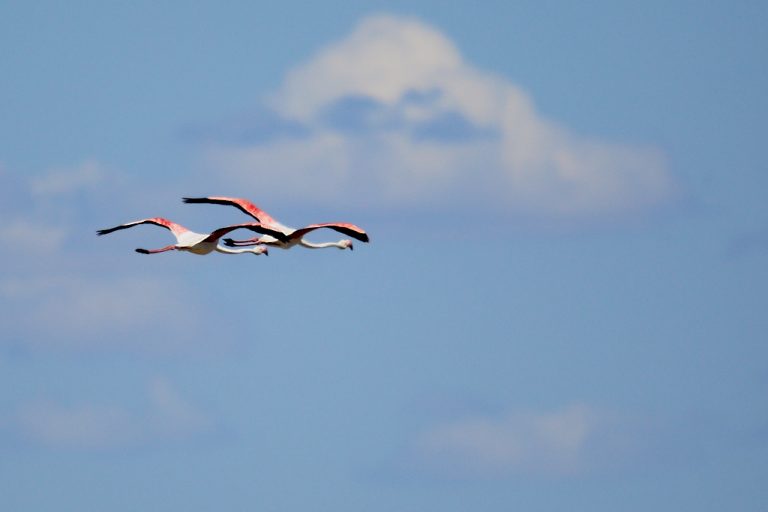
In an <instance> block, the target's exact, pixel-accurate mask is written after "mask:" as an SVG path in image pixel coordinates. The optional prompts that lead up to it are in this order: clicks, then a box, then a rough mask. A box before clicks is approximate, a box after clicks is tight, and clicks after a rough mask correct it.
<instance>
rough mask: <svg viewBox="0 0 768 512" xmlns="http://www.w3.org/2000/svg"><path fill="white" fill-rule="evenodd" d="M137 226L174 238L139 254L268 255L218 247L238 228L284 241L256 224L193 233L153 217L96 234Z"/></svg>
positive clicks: (282, 236)
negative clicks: (159, 229)
mask: <svg viewBox="0 0 768 512" xmlns="http://www.w3.org/2000/svg"><path fill="white" fill-rule="evenodd" d="M139 224H154V225H156V226H160V227H163V228H166V229H168V230H169V231H170V232H171V233H173V236H175V237H176V244H174V245H168V246H166V247H162V248H160V249H136V252H138V253H141V254H156V253H158V252H165V251H174V250H176V251H187V252H191V253H192V254H209V253H211V252H213V251H216V252H222V253H225V254H242V253H246V252H250V253H253V254H257V255H258V254H266V255H269V253H268V251H267V250H266V247H264V248H263V249H262V248H261V247H259V248H255V249H227V248H225V247H222V246H221V245H218V241H219V239H220V238H221V237H222V236H224V235H226V234H227V233H229V232H230V231H234V230H235V229H239V228H245V229H250V230H251V231H256V232H257V233H262V234H269V235H274V236H276V237H280V238H283V239H285V235H283V234H282V233H280V232H279V231H275V230H273V229H270V228H268V227H264V226H261V225H260V224H258V223H256V222H248V223H244V224H235V225H233V226H227V227H224V228H219V229H217V230H215V231H213V232H212V233H195V232H194V231H190V230H189V229H187V228H185V227H184V226H182V225H180V224H176V223H175V222H171V221H169V220H168V219H163V218H162V217H153V218H151V219H142V220H137V221H134V222H128V223H126V224H120V225H119V226H115V227H113V228H107V229H100V230H98V231H97V232H96V233H97V234H99V235H106V234H108V233H112V232H113V231H118V230H120V229H127V228H132V227H133V226H138V225H139Z"/></svg>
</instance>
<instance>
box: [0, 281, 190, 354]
mask: <svg viewBox="0 0 768 512" xmlns="http://www.w3.org/2000/svg"><path fill="white" fill-rule="evenodd" d="M0 298H2V299H5V303H6V305H5V308H6V309H9V310H12V311H15V312H16V313H15V317H14V322H13V329H12V330H17V331H18V333H19V334H20V335H21V337H22V338H24V339H26V340H27V343H30V344H38V345H41V344H42V345H52V346H71V345H74V346H78V345H90V346H102V347H104V346H111V345H114V344H115V343H122V344H129V345H131V346H135V347H142V346H143V345H144V344H145V339H146V336H145V335H146V334H147V333H150V332H151V333H154V334H156V335H157V336H153V339H154V343H153V345H156V346H154V347H152V348H153V349H167V348H168V347H169V346H171V345H174V344H180V345H182V344H188V343H190V336H192V334H194V330H195V326H197V325H199V322H198V321H197V320H196V319H198V318H200V315H199V312H197V311H196V308H195V306H194V304H192V303H190V301H189V300H188V299H187V298H186V297H185V295H184V293H183V286H182V285H180V284H179V283H176V282H173V281H171V280H168V279H162V278H159V279H152V278H148V277H136V278H116V279H90V278H88V277H86V276H79V277H76V276H69V277H62V276H46V277H29V278H9V279H5V280H2V281H0ZM185 328H186V329H189V330H191V331H192V333H190V334H188V335H187V336H184V335H183V334H182V333H183V331H184V329H185ZM170 333H175V334H174V335H173V336H169V335H168V334H170ZM158 340H160V341H162V342H159V341H158ZM144 348H150V347H144Z"/></svg>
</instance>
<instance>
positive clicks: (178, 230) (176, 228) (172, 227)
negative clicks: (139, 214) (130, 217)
mask: <svg viewBox="0 0 768 512" xmlns="http://www.w3.org/2000/svg"><path fill="white" fill-rule="evenodd" d="M139 224H154V225H155V226H160V227H163V228H166V229H167V230H169V231H170V232H171V233H173V234H174V235H175V236H176V237H177V238H178V236H179V235H180V234H182V233H185V232H187V231H189V230H188V229H187V228H185V227H184V226H182V225H181V224H176V223H175V222H171V221H170V220H168V219H164V218H162V217H152V218H150V219H141V220H136V221H133V222H127V223H125V224H120V225H119V226H115V227H113V228H106V229H99V230H98V231H96V234H98V235H99V236H101V235H106V234H108V233H112V232H113V231H118V230H120V229H128V228H132V227H133V226H138V225H139Z"/></svg>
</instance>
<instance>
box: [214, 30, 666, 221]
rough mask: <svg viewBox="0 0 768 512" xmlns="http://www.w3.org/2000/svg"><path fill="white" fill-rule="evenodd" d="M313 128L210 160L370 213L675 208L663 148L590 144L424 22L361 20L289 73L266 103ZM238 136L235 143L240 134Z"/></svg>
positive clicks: (241, 176)
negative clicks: (469, 206) (663, 204)
mask: <svg viewBox="0 0 768 512" xmlns="http://www.w3.org/2000/svg"><path fill="white" fill-rule="evenodd" d="M265 105H266V107H268V108H269V109H270V110H271V111H272V112H273V113H274V115H277V116H279V118H280V119H283V120H284V121H283V122H282V123H278V125H276V126H278V127H279V126H282V125H285V123H290V124H291V125H292V126H302V127H304V130H293V131H292V132H288V131H286V130H277V132H276V133H275V134H274V136H272V137H268V136H264V134H263V132H264V127H263V126H262V127H261V134H262V135H261V137H260V138H258V140H253V139H251V141H246V142H243V143H240V144H237V143H231V142H228V141H226V140H222V141H220V142H219V143H218V144H210V145H209V146H208V148H207V157H208V159H209V162H210V163H211V165H212V166H213V167H215V169H216V170H217V171H219V172H221V176H222V177H223V178H226V179H229V180H230V181H231V183H233V184H234V185H237V186H239V187H242V189H244V190H249V189H251V190H254V191H259V193H260V194H264V193H269V194H270V195H273V196H275V195H276V196H282V197H285V198H287V199H293V200H301V201H309V202H316V203H317V202H326V201H327V202H332V201H344V202H345V203H347V204H348V203H350V202H355V201H356V202H358V203H359V204H360V205H365V206H368V207H371V206H378V207H391V206H393V205H395V206H416V205H423V204H425V203H426V204H430V205H436V206H446V205H448V204H450V203H452V202H454V201H462V202H473V203H475V204H479V203H483V204H485V205H487V206H490V207H492V208H495V209H500V210H504V211H511V212H523V213H527V214H537V215H581V214H595V213H604V212H622V211H628V210H635V209H640V208H644V207H647V206H649V205H652V204H655V203H658V202H660V201H662V200H663V199H665V198H666V197H667V196H668V195H669V194H670V190H671V180H670V176H669V174H668V172H667V169H666V166H665V162H664V157H663V155H662V154H661V152H660V151H658V150H656V149H654V148H649V147H639V146H633V145H626V144H616V143H611V142H606V141H602V140H598V139H596V138H589V137H584V136H580V135H578V134H575V133H573V132H571V131H569V130H568V129H567V128H566V127H564V126H562V125H561V124H558V123H557V122H555V121H552V120H549V119H545V118H544V117H543V116H542V115H541V114H540V113H538V112H537V111H536V108H535V105H534V104H533V101H532V100H531V98H530V96H529V95H528V94H527V93H526V92H525V91H523V90H522V89H521V88H520V87H518V86H517V85H515V84H514V83H512V82H510V81H509V80H507V79H506V78H504V77H501V76H498V75H495V74H493V73H490V72H486V71H483V70H481V69H478V68H476V67H474V66H472V65H471V63H468V62H466V61H465V60H464V58H463V57H462V56H461V54H460V52H459V51H458V49H457V48H456V46H455V45H454V44H453V42H452V41H451V40H450V39H448V38H447V37H446V36H445V35H444V34H442V33H440V32H439V31H438V30H436V29H435V28H433V27H431V26H429V25H427V24H424V23H422V22H420V21H417V20H413V19H407V18H399V17H393V16H387V15H379V16H373V17H370V18H367V19H364V20H363V21H362V22H361V23H360V24H359V25H358V26H357V27H356V28H355V29H354V30H353V31H352V33H351V34H349V35H348V36H347V37H346V38H344V39H342V40H340V41H338V42H335V43H333V44H330V45H329V46H327V47H326V48H324V49H322V50H321V51H319V52H318V53H317V54H316V55H315V56H314V57H313V58H311V59H310V60H309V61H308V62H305V63H304V64H301V65H299V66H298V67H296V68H295V69H293V70H292V71H290V72H289V73H288V75H287V76H286V77H285V80H284V83H283V84H282V86H281V88H280V89H279V90H278V91H276V92H275V93H274V94H272V95H270V96H269V97H268V99H267V100H266V101H265ZM229 140H230V141H231V140H233V139H232V138H231V137H230V139H229Z"/></svg>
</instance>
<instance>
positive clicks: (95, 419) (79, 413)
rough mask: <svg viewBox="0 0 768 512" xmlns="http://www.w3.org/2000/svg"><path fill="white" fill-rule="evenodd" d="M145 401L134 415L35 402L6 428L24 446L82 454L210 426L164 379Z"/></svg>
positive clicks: (110, 409)
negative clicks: (24, 442)
mask: <svg viewBox="0 0 768 512" xmlns="http://www.w3.org/2000/svg"><path fill="white" fill-rule="evenodd" d="M146 401H147V402H148V403H147V405H146V406H145V407H144V408H143V409H142V410H138V411H133V410H130V409H127V408H125V407H122V406H119V405H113V404H108V405H103V404H89V403H81V404H75V405H63V404H59V403H55V402H51V401H38V402H33V403H29V404H26V405H24V406H22V407H21V408H19V410H18V411H17V413H16V414H15V415H13V416H12V417H11V419H10V420H9V421H8V423H9V424H10V426H12V427H14V428H15V430H16V431H17V432H18V433H19V434H20V435H21V436H22V437H24V438H26V439H28V440H29V441H32V442H35V443H38V444H42V445H45V446H48V447H52V448H70V449H88V450H103V449H115V448H122V447H131V446H137V445H142V444H146V443H150V442H154V441H170V440H180V439H185V438H188V437H191V436H194V435H197V434H201V433H204V432H206V431H208V430H209V429H210V427H211V423H210V421H209V420H208V419H207V418H206V417H205V416H204V415H203V414H202V413H201V412H200V411H198V410H197V409H196V408H194V407H193V406H192V405H190V404H189V403H188V402H187V401H186V400H184V399H183V398H182V397H181V396H180V395H179V394H178V393H177V392H176V391H175V390H174V389H173V388H172V387H171V386H170V384H169V383H168V382H167V381H166V380H164V379H156V380H154V381H153V382H151V383H150V384H149V386H148V389H147V392H146Z"/></svg>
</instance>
